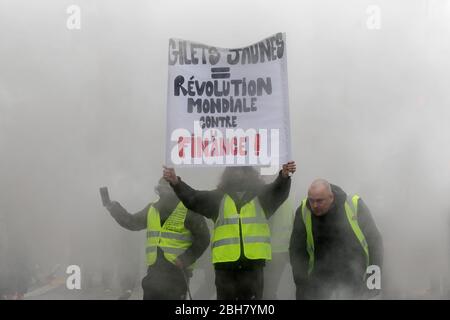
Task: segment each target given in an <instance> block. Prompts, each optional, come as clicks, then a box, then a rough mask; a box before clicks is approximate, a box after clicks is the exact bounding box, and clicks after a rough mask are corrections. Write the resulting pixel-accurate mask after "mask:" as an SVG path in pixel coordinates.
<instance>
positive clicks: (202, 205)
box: [172, 178, 223, 221]
mask: <svg viewBox="0 0 450 320" xmlns="http://www.w3.org/2000/svg"><path fill="white" fill-rule="evenodd" d="M178 179H179V182H178V184H176V185H172V188H173V190H174V191H175V193H176V194H177V196H178V198H179V199H180V200H181V202H183V204H184V205H185V207H186V208H188V209H189V210H192V211H194V212H197V213H198V214H201V215H202V216H204V217H206V218H209V219H212V220H214V221H215V220H216V219H217V215H218V214H219V206H220V202H221V201H222V197H223V194H222V193H221V192H220V191H218V190H213V191H198V190H195V189H193V188H191V187H190V186H189V185H188V184H186V183H185V182H183V181H181V178H178Z"/></svg>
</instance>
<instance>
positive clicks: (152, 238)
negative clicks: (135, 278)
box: [106, 179, 209, 300]
mask: <svg viewBox="0 0 450 320" xmlns="http://www.w3.org/2000/svg"><path fill="white" fill-rule="evenodd" d="M155 191H156V192H157V193H158V195H159V197H160V198H159V200H158V201H156V202H154V203H150V204H149V205H148V206H147V207H145V208H144V209H143V210H141V211H139V212H138V213H136V214H130V213H128V212H127V211H126V210H125V209H124V208H123V207H122V206H121V205H120V204H119V203H118V202H116V201H112V202H111V203H110V204H108V205H107V206H106V208H107V209H108V211H109V212H110V213H111V215H112V216H113V218H114V219H115V220H116V221H117V223H119V224H120V225H121V226H122V227H124V228H126V229H128V230H132V231H139V230H144V229H147V247H146V255H147V265H148V271H147V275H146V276H145V277H144V279H143V280H142V288H143V289H144V300H179V299H180V300H183V299H185V298H186V292H187V290H188V287H187V286H188V278H189V277H191V276H192V268H193V264H194V262H195V261H196V260H197V259H198V258H199V257H200V256H201V255H202V254H203V252H204V251H205V250H206V248H207V247H208V245H209V231H208V227H207V225H206V221H205V219H204V218H203V217H202V216H200V215H198V214H196V213H195V212H192V211H190V210H187V209H186V208H185V206H184V205H183V204H182V203H181V202H180V201H179V200H178V198H177V196H176V195H175V193H174V192H173V191H172V189H171V188H170V187H169V185H168V184H167V182H166V181H164V179H160V181H159V184H158V186H157V187H156V188H155Z"/></svg>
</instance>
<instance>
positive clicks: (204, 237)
mask: <svg viewBox="0 0 450 320" xmlns="http://www.w3.org/2000/svg"><path fill="white" fill-rule="evenodd" d="M184 225H185V227H186V229H188V230H189V231H191V233H192V245H191V247H189V249H187V250H186V251H185V252H184V253H183V254H181V255H180V256H178V259H180V260H181V262H182V263H183V266H186V267H188V266H190V265H191V264H193V263H194V262H195V261H196V260H197V259H198V258H200V257H201V255H202V254H203V252H205V250H206V249H207V248H208V246H209V239H210V236H209V229H208V226H207V225H206V221H205V218H203V217H202V216H201V215H199V214H197V213H195V212H193V211H190V210H189V211H188V213H187V215H186V220H185V221H184Z"/></svg>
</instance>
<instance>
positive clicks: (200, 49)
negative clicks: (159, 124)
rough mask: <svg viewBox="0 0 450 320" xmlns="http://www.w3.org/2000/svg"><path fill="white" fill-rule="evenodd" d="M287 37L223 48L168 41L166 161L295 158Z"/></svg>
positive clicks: (273, 167)
mask: <svg viewBox="0 0 450 320" xmlns="http://www.w3.org/2000/svg"><path fill="white" fill-rule="evenodd" d="M286 64H287V61H286V38H285V34H284V33H277V34H275V35H273V36H271V37H269V38H267V39H264V40H262V41H260V42H258V43H255V44H253V45H251V46H248V47H245V48H239V49H224V48H217V47H212V46H207V45H203V44H199V43H195V42H191V41H186V40H179V39H170V40H169V77H168V96H167V136H166V137H167V138H166V139H167V140H166V165H168V166H174V167H177V166H178V167H180V166H182V167H200V166H243V165H251V166H264V167H270V168H267V169H266V170H265V171H266V172H263V171H262V173H263V174H264V173H265V174H271V173H275V172H276V171H277V170H278V168H279V166H280V164H283V163H286V162H287V161H288V160H290V158H291V156H290V125H289V99H288V81H287V68H286Z"/></svg>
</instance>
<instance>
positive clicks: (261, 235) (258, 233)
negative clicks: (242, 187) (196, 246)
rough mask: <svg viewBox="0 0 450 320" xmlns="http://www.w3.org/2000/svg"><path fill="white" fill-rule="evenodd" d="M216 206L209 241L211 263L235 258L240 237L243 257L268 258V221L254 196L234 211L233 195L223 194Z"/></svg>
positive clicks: (238, 254)
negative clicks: (215, 216)
mask: <svg viewBox="0 0 450 320" xmlns="http://www.w3.org/2000/svg"><path fill="white" fill-rule="evenodd" d="M219 210H220V211H219V214H218V217H217V220H216V222H215V225H214V232H213V240H212V245H211V248H212V255H211V256H212V262H213V263H217V262H232V261H236V260H238V259H239V257H240V256H241V237H242V243H243V248H244V256H245V257H246V258H248V259H266V260H270V259H271V258H272V250H271V245H270V230H269V225H268V224H267V219H266V215H265V213H264V210H263V209H262V208H261V205H260V203H259V200H258V198H254V199H253V200H251V201H250V202H248V203H246V204H245V205H244V206H243V207H242V208H241V211H240V213H239V214H238V212H237V209H236V204H235V203H234V201H233V199H232V198H231V197H230V196H229V195H227V194H225V195H224V197H223V199H222V201H221V203H220V209H219ZM239 225H241V230H242V235H241V234H240V231H239Z"/></svg>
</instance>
